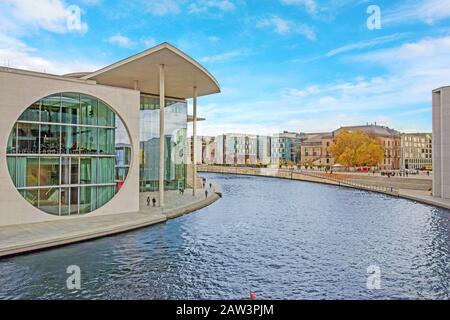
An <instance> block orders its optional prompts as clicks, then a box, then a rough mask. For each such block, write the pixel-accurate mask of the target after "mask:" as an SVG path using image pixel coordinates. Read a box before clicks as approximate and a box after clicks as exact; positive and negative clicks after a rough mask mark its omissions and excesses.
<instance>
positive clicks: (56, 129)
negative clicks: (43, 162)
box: [40, 124, 61, 154]
mask: <svg viewBox="0 0 450 320" xmlns="http://www.w3.org/2000/svg"><path fill="white" fill-rule="evenodd" d="M60 145H61V144H60V126H58V125H48V124H41V146H40V151H41V153H43V154H49V153H56V154H58V153H60Z"/></svg>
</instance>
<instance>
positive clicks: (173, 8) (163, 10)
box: [145, 0, 180, 16]
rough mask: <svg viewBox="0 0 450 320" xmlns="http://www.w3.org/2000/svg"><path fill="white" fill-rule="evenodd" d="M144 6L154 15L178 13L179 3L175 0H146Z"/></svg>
mask: <svg viewBox="0 0 450 320" xmlns="http://www.w3.org/2000/svg"><path fill="white" fill-rule="evenodd" d="M145 6H146V8H147V11H149V12H150V13H151V14H153V15H155V16H165V15H168V14H178V13H180V3H179V1H177V0H148V1H146V2H145Z"/></svg>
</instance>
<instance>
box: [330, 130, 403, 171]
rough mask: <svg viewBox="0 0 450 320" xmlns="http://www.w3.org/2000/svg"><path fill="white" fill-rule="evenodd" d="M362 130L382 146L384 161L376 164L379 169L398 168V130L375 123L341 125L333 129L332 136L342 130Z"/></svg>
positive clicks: (399, 138) (399, 136) (399, 139)
mask: <svg viewBox="0 0 450 320" xmlns="http://www.w3.org/2000/svg"><path fill="white" fill-rule="evenodd" d="M358 129H359V130H362V131H364V132H366V133H367V134H369V135H370V136H372V137H374V138H377V139H378V140H379V141H380V142H381V144H382V145H383V147H384V161H383V163H380V164H379V165H378V167H379V169H380V170H399V169H400V141H401V135H400V132H398V131H396V130H394V129H391V128H388V127H386V126H379V125H377V124H376V123H375V124H367V125H365V126H350V127H341V128H339V129H337V130H335V131H333V137H336V136H337V135H338V134H339V133H340V132H342V131H350V132H352V131H356V130H358Z"/></svg>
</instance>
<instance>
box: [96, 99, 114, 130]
mask: <svg viewBox="0 0 450 320" xmlns="http://www.w3.org/2000/svg"><path fill="white" fill-rule="evenodd" d="M98 125H99V126H108V127H114V126H115V115H114V113H113V112H112V110H111V109H110V108H109V107H108V106H107V105H106V104H104V103H103V102H101V101H99V102H98Z"/></svg>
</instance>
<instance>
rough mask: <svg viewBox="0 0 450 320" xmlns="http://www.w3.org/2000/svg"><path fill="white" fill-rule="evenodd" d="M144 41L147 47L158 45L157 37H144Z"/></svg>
mask: <svg viewBox="0 0 450 320" xmlns="http://www.w3.org/2000/svg"><path fill="white" fill-rule="evenodd" d="M142 43H143V44H144V45H145V47H146V48H152V47H154V46H156V44H157V42H156V40H155V38H147V39H143V40H142Z"/></svg>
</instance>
